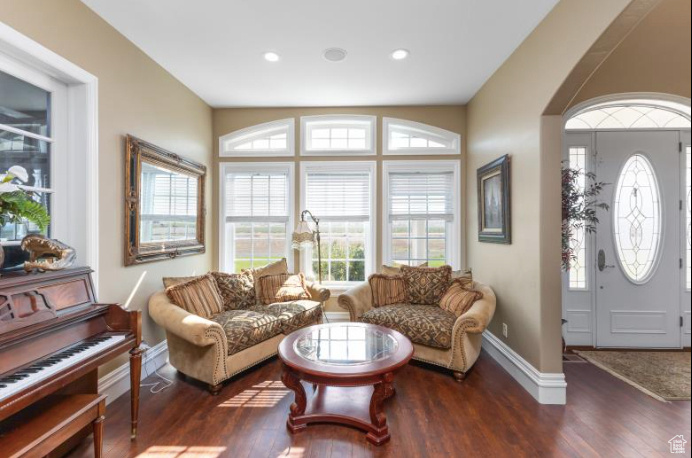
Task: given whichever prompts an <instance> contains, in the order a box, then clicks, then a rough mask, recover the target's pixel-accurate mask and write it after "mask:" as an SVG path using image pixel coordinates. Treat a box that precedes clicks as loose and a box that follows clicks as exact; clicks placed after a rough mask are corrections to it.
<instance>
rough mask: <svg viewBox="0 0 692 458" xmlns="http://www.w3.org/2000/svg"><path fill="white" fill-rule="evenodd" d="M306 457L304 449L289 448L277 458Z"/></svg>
mask: <svg viewBox="0 0 692 458" xmlns="http://www.w3.org/2000/svg"><path fill="white" fill-rule="evenodd" d="M304 456H305V448H304V447H288V448H286V449H285V450H284V451H283V452H281V453H280V454H279V455H277V458H303V457H304Z"/></svg>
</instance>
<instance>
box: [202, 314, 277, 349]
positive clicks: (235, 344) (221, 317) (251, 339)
mask: <svg viewBox="0 0 692 458" xmlns="http://www.w3.org/2000/svg"><path fill="white" fill-rule="evenodd" d="M210 320H211V321H214V322H216V323H219V324H220V325H221V327H222V328H223V332H224V333H225V334H226V339H227V341H228V354H229V355H232V354H234V353H238V352H239V351H242V350H245V349H246V348H249V347H252V346H253V345H257V344H258V343H260V342H264V341H265V340H267V339H271V338H272V337H274V336H276V335H278V334H281V321H279V319H278V318H276V317H273V316H271V315H267V314H264V313H257V312H253V311H250V310H227V311H225V312H223V313H219V314H218V315H214V316H213V317H211V318H210Z"/></svg>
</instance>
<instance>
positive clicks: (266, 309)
mask: <svg viewBox="0 0 692 458" xmlns="http://www.w3.org/2000/svg"><path fill="white" fill-rule="evenodd" d="M251 310H252V311H254V312H258V313H263V314H266V315H271V316H273V317H276V318H278V319H279V321H280V322H281V331H282V332H283V333H284V334H290V333H292V332H293V331H295V330H297V329H300V328H303V327H305V326H309V325H311V324H317V323H320V322H321V321H322V307H321V306H320V303H319V302H316V301H312V300H307V299H304V300H297V301H291V302H277V303H274V304H270V305H257V306H255V307H253V308H252V309H251Z"/></svg>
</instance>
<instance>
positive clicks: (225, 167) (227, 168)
mask: <svg viewBox="0 0 692 458" xmlns="http://www.w3.org/2000/svg"><path fill="white" fill-rule="evenodd" d="M234 171H246V172H259V173H262V172H282V173H284V172H285V173H287V176H288V209H287V210H288V223H287V224H286V253H285V255H284V256H285V258H286V262H287V263H288V266H289V270H291V266H292V265H293V249H292V248H291V234H292V233H293V229H294V228H295V218H294V214H295V211H294V203H295V163H294V162H242V163H238V162H222V163H221V165H220V167H219V270H220V271H221V272H232V271H233V259H235V253H233V248H234V246H233V240H229V234H227V232H226V174H228V173H230V172H234ZM227 247H228V248H229V251H228V252H227V251H226V248H227Z"/></svg>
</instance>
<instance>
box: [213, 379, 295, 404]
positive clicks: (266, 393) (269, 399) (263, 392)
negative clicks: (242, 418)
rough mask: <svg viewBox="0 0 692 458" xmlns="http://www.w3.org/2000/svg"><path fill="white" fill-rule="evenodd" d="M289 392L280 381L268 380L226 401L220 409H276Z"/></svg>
mask: <svg viewBox="0 0 692 458" xmlns="http://www.w3.org/2000/svg"><path fill="white" fill-rule="evenodd" d="M289 392H290V391H289V390H287V389H286V387H285V386H284V384H283V383H281V382H280V381H276V380H266V381H264V382H261V383H258V384H256V385H253V387H252V389H248V390H245V391H243V392H241V393H238V394H236V395H235V396H233V397H232V398H230V399H227V400H225V401H224V402H222V403H221V404H219V405H218V407H274V406H275V405H277V404H278V403H279V402H281V400H282V399H283V398H284V397H285V396H286V395H287V394H288V393H289Z"/></svg>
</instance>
